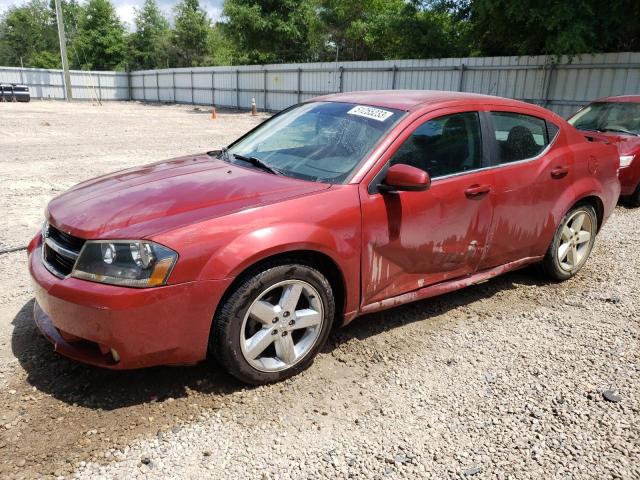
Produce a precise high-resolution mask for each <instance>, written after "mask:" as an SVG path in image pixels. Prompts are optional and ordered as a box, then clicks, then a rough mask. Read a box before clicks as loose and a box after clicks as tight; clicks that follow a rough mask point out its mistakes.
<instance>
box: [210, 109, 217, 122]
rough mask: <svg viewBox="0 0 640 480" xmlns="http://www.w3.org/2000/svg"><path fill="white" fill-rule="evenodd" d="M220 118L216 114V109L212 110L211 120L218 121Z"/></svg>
mask: <svg viewBox="0 0 640 480" xmlns="http://www.w3.org/2000/svg"><path fill="white" fill-rule="evenodd" d="M217 118H218V114H217V113H216V107H213V108H211V120H216V119H217Z"/></svg>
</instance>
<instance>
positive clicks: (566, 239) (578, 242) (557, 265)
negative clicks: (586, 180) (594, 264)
mask: <svg viewBox="0 0 640 480" xmlns="http://www.w3.org/2000/svg"><path fill="white" fill-rule="evenodd" d="M597 231H598V219H597V217H596V212H595V210H594V209H593V207H592V206H591V205H578V206H577V207H574V208H572V209H571V210H570V211H569V212H568V213H567V214H566V215H565V216H564V218H563V219H562V221H561V222H560V225H558V229H557V230H556V233H555V235H554V237H553V242H551V246H550V247H549V250H548V251H547V254H546V255H545V257H544V260H543V261H542V266H543V268H544V270H545V272H546V273H547V274H548V275H550V276H551V277H553V278H555V279H556V280H567V279H569V278H571V277H573V276H574V275H575V274H576V273H578V271H579V270H580V269H581V268H582V267H583V266H584V264H585V262H586V261H587V258H589V254H590V253H591V250H592V249H593V244H594V242H595V240H596V233H597Z"/></svg>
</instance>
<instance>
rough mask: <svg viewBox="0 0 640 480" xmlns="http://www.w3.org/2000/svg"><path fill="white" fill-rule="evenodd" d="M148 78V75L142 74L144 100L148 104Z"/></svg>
mask: <svg viewBox="0 0 640 480" xmlns="http://www.w3.org/2000/svg"><path fill="white" fill-rule="evenodd" d="M146 78H147V74H146V73H144V72H143V73H142V98H143V101H144V103H147V82H146V80H145V79H146Z"/></svg>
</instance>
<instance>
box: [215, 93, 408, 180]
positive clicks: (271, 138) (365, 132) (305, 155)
mask: <svg viewBox="0 0 640 480" xmlns="http://www.w3.org/2000/svg"><path fill="white" fill-rule="evenodd" d="M403 114H404V112H402V111H400V110H394V109H390V108H378V107H370V106H366V105H355V104H351V103H336V102H312V103H304V104H301V105H298V106H295V107H293V108H291V109H289V110H285V111H284V112H282V113H280V114H278V115H276V116H275V117H273V118H272V119H271V120H269V121H267V122H265V123H264V124H262V125H260V126H259V127H257V128H256V129H255V130H253V131H252V132H250V133H249V134H248V135H246V136H245V137H244V138H241V139H240V140H238V141H237V142H236V143H234V144H232V145H231V146H230V147H229V148H228V149H227V150H225V151H224V152H223V154H221V155H220V158H222V159H224V160H227V161H229V162H232V163H238V164H241V165H253V166H254V167H256V166H257V167H261V168H263V169H265V170H267V169H269V170H271V171H272V172H275V173H277V174H281V175H286V176H289V177H294V178H299V179H303V180H311V181H317V182H324V183H343V182H344V181H345V180H346V179H347V178H348V177H349V176H350V175H351V173H353V172H354V170H355V169H356V167H357V166H358V165H359V164H360V162H361V161H362V160H363V159H364V158H365V157H366V156H367V154H368V153H369V152H371V151H372V150H373V148H374V147H375V146H376V144H377V143H378V142H379V141H380V140H381V139H382V138H383V137H384V135H385V134H386V133H387V132H388V131H389V129H390V128H391V127H392V126H393V125H395V124H396V122H397V121H398V120H399V119H400V118H402V116H403Z"/></svg>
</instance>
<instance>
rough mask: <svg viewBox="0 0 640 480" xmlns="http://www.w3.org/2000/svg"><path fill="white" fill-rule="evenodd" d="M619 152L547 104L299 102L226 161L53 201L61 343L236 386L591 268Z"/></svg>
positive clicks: (405, 98)
mask: <svg viewBox="0 0 640 480" xmlns="http://www.w3.org/2000/svg"><path fill="white" fill-rule="evenodd" d="M618 166H619V161H618V154H617V151H616V149H615V147H613V146H612V145H608V144H606V143H602V142H595V143H594V142H589V141H587V140H586V139H585V137H584V136H583V135H581V134H580V133H579V132H578V131H577V130H575V129H574V128H573V127H571V126H570V125H568V124H567V123H566V122H565V121H564V120H563V119H562V118H560V117H558V116H557V115H555V114H553V113H551V112H549V111H547V110H545V109H543V108H539V107H537V106H534V105H530V104H526V103H522V102H517V101H513V100H507V99H502V98H497V97H490V96H483V95H472V94H463V93H452V92H430V91H379V92H357V93H345V94H339V95H330V96H326V97H320V98H317V99H314V100H310V101H308V102H305V103H302V104H300V105H296V106H294V107H291V108H289V109H287V110H285V111H283V112H281V113H279V114H278V115H275V116H274V117H272V118H271V119H269V120H268V121H266V122H264V123H263V124H261V125H260V126H258V127H257V128H255V129H254V130H252V131H250V132H249V133H248V134H246V135H245V136H243V137H241V138H240V139H238V140H237V141H236V142H234V143H233V144H231V145H230V146H229V147H228V148H224V149H222V150H221V151H214V152H209V153H206V154H200V155H190V156H187V157H183V158H178V159H175V160H170V161H164V162H160V163H155V164H152V165H148V166H144V167H140V168H133V169H129V170H124V171H121V172H118V173H114V174H112V175H107V176H104V177H100V178H97V179H94V180H90V181H87V182H84V183H81V184H80V185H77V186H76V187H73V188H72V189H70V190H68V191H67V192H65V193H63V194H62V195H60V196H59V197H57V198H55V199H53V200H52V201H51V203H50V204H49V206H48V208H47V210H46V222H45V224H44V227H43V229H42V232H41V234H38V235H37V236H36V237H35V238H34V239H33V240H32V242H31V243H30V245H29V249H28V252H29V268H30V271H31V275H32V277H33V280H34V286H35V296H36V300H37V302H36V304H35V320H36V323H37V324H38V326H39V328H40V329H41V331H42V332H43V333H44V335H46V336H47V337H48V338H49V339H50V340H51V341H52V342H53V343H54V344H55V349H56V350H57V351H59V352H60V353H62V354H63V355H67V356H69V357H72V358H75V359H77V360H80V361H83V362H87V363H91V364H94V365H99V366H102V367H107V368H115V369H126V368H138V367H146V366H151V365H159V364H190V363H195V362H198V361H200V360H203V359H204V358H205V357H206V355H207V353H208V352H210V353H211V354H212V355H214V356H215V357H216V358H217V359H218V360H219V361H220V363H221V364H222V365H223V366H224V367H225V368H226V369H227V370H228V371H229V372H231V373H232V374H233V375H235V376H236V377H238V378H239V379H241V380H243V381H245V382H250V383H254V384H260V383H266V382H273V381H278V380H282V379H284V378H287V377H289V376H291V375H294V374H296V373H298V372H300V371H301V370H303V369H304V368H306V367H307V366H309V365H310V364H311V362H312V360H313V358H314V356H315V355H316V354H317V353H318V351H319V350H320V349H321V348H322V346H323V344H324V343H325V341H326V339H327V336H328V335H329V331H330V329H331V326H332V325H334V324H336V323H337V324H342V325H344V324H346V323H348V322H350V321H351V320H352V319H354V318H355V317H357V316H358V315H362V314H364V313H368V312H374V311H378V310H382V309H385V308H389V307H393V306H396V305H400V304H403V303H407V302H412V301H415V300H419V299H424V298H428V297H432V296H434V295H439V294H442V293H445V292H450V291H452V290H457V289H460V288H463V287H466V286H468V285H472V284H475V283H478V282H483V281H485V280H487V279H490V278H492V277H495V276H496V275H500V274H502V273H505V272H508V271H511V270H515V269H518V268H521V267H524V266H525V265H529V264H534V263H538V264H540V265H541V266H542V267H543V269H544V270H545V271H546V272H547V273H548V275H549V276H550V277H551V278H553V279H556V280H565V279H568V278H570V277H572V276H573V275H575V274H576V272H578V271H579V270H580V269H581V268H582V266H583V265H584V264H585V262H586V260H587V257H588V256H589V253H590V252H591V249H592V247H593V244H594V241H595V237H596V233H597V232H598V230H599V229H600V227H601V226H602V224H603V223H604V222H605V221H606V219H607V217H609V215H610V214H611V212H612V211H613V209H614V207H615V204H616V201H617V199H618V195H619V193H620V184H619V182H618V178H617V170H618Z"/></svg>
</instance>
